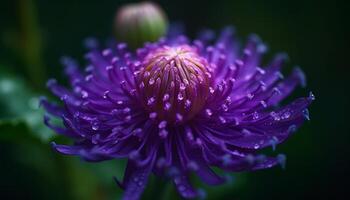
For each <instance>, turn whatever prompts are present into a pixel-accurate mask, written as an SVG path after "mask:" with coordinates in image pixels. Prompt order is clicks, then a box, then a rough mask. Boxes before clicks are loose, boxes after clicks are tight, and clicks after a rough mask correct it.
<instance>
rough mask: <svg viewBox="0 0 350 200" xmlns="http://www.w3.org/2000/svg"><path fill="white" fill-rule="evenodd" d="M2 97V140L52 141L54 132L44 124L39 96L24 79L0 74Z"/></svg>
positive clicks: (0, 116)
mask: <svg viewBox="0 0 350 200" xmlns="http://www.w3.org/2000/svg"><path fill="white" fill-rule="evenodd" d="M0 96H1V98H0V107H1V108H2V109H1V112H0V130H1V133H0V139H4V138H6V139H7V140H9V139H11V138H12V139H18V137H23V138H28V137H33V138H36V139H39V140H40V141H41V142H48V141H49V140H50V139H52V137H53V136H54V134H53V132H52V131H51V130H50V129H48V128H47V127H46V126H45V125H44V123H43V114H44V111H43V110H42V109H40V108H39V96H38V95H36V94H34V92H32V91H31V88H30V87H28V84H26V83H25V82H24V81H23V80H22V79H20V78H18V77H14V76H11V75H9V74H7V73H2V74H0ZM17 126H18V127H17ZM27 134H29V135H27Z"/></svg>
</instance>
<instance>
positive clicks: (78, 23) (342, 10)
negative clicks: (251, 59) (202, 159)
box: [0, 0, 350, 199]
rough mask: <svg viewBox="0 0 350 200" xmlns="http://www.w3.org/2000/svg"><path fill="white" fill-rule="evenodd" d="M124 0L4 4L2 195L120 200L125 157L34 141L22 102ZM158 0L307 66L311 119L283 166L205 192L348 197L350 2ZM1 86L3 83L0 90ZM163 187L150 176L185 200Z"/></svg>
mask: <svg viewBox="0 0 350 200" xmlns="http://www.w3.org/2000/svg"><path fill="white" fill-rule="evenodd" d="M28 2H29V3H28ZM30 2H32V3H30ZM126 2H129V1H117V0H89V1H87V0H85V1H83V0H76V1H68V0H60V1H59V0H52V1H47V0H37V1H25V0H14V1H10V0H8V1H4V0H2V1H1V7H0V30H1V35H0V45H1V48H0V73H1V74H0V75H1V76H0V81H1V80H4V78H5V79H6V78H8V79H11V80H13V83H14V84H16V88H17V89H18V90H15V91H14V92H13V93H11V94H10V95H6V93H4V92H3V93H0V95H1V96H0V98H1V99H2V100H1V101H0V103H1V104H0V106H1V107H0V109H1V110H0V117H1V118H0V199H17V198H21V199H113V198H114V199H115V198H118V197H119V195H120V193H121V190H120V189H118V188H117V187H116V185H115V184H114V183H113V180H112V176H114V175H116V176H121V174H122V168H123V163H119V162H116V161H111V162H106V163H99V164H89V163H84V162H81V161H80V160H79V159H78V158H73V157H65V156H62V155H57V154H56V153H54V152H52V150H51V148H50V146H49V144H48V142H49V141H51V140H52V139H43V138H45V137H46V136H45V135H44V136H43V135H40V136H39V138H41V139H37V138H35V137H36V136H37V134H36V133H35V132H40V131H38V130H39V128H38V127H36V124H35V123H34V122H33V123H34V125H33V124H31V123H32V122H31V120H32V121H33V120H35V119H36V118H35V116H37V115H35V114H33V112H29V111H28V109H29V108H28V109H27V106H28V105H27V104H26V103H23V102H22V101H23V100H28V99H31V98H36V97H37V96H40V95H46V94H47V93H48V92H47V91H46V89H45V80H46V79H47V78H48V77H56V78H58V79H60V78H62V68H61V65H60V63H59V59H60V57H61V56H63V55H70V56H73V57H76V58H78V59H80V60H82V57H83V54H84V48H83V47H82V45H81V44H82V41H83V39H84V38H86V37H88V36H96V37H97V38H99V39H101V40H105V39H106V38H108V37H110V36H111V35H112V31H111V30H112V22H113V17H114V14H115V10H116V8H117V7H118V6H120V5H122V4H124V3H126ZM157 2H159V4H160V5H161V6H162V7H163V8H164V10H165V11H166V13H167V14H168V16H169V19H170V21H179V22H183V23H184V24H185V27H186V29H187V33H188V34H189V35H190V36H191V37H194V36H195V34H196V32H197V31H198V30H200V29H202V28H212V29H214V30H219V29H220V28H222V27H224V26H225V25H234V26H235V27H236V28H237V31H238V35H239V36H240V38H241V40H242V41H244V40H245V39H246V38H247V36H248V34H249V33H257V34H258V35H259V36H261V38H262V39H263V40H264V41H265V42H266V43H267V44H268V45H269V49H270V53H269V54H268V55H267V58H271V57H272V55H273V54H274V53H277V52H280V51H285V52H288V54H289V57H290V62H289V63H288V65H287V67H286V71H285V72H288V71H289V70H290V69H291V68H292V66H294V65H299V66H300V67H301V68H302V69H303V70H304V72H305V74H306V76H307V78H308V85H307V89H298V91H297V92H296V93H295V96H294V97H296V96H300V95H307V94H308V91H309V90H311V91H313V92H314V94H315V96H316V101H315V102H314V104H313V105H312V106H311V108H310V114H311V121H309V122H307V123H305V125H304V126H303V127H302V128H301V129H300V130H299V131H298V132H297V133H296V134H295V135H294V136H293V137H291V138H290V139H289V140H288V141H287V142H286V143H284V144H282V145H280V146H278V148H277V152H281V153H285V154H286V155H287V167H286V169H285V170H282V169H280V168H275V169H271V170H264V171H258V172H251V173H241V174H237V175H234V176H233V180H232V183H231V184H228V185H226V186H220V187H212V188H207V187H205V186H203V185H201V184H199V185H200V186H201V187H205V188H206V189H207V197H208V199H258V198H259V199H306V198H329V199H337V198H339V199H340V198H341V197H342V196H343V195H346V194H348V193H349V191H347V190H348V186H349V181H348V180H349V179H348V177H349V176H348V175H349V171H348V170H349V159H350V156H349V155H350V154H349V153H350V152H349V141H350V140H349V139H350V137H349V128H348V126H346V123H347V120H348V119H349V117H348V116H349V109H348V108H349V106H348V103H349V102H350V101H349V90H348V87H347V86H348V81H349V72H350V70H349V68H350V66H349V56H348V54H349V45H348V44H349V42H348V38H347V37H348V36H349V33H350V32H349V20H348V17H349V16H348V12H349V10H348V8H347V5H346V1H344V2H342V1H326V0H319V1H317V0H284V1H281V0H265V1H258V0H256V1H253V0H223V1H220V0H216V1H189V0H187V1H185V0H173V1H157ZM30 6H33V7H31V8H33V9H28V7H30ZM28 10H31V11H33V12H32V13H30V12H29V11H28ZM33 27H34V28H33ZM6 80H7V79H6ZM6 83H7V82H6ZM1 84H3V85H1ZM17 84H18V86H17ZM5 86H7V85H6V84H5V83H4V82H0V92H1V87H2V89H3V90H4V91H5V90H6V87H5ZM5 92H6V91H5ZM11 95H12V96H11ZM22 104H23V105H22ZM27 111H28V112H27ZM40 112H41V111H40ZM40 116H41V115H39V118H40ZM37 124H41V119H40V122H37ZM38 126H39V125H38ZM33 132H34V133H33ZM43 134H45V131H44V132H43ZM50 134H52V133H50ZM57 140H62V138H57ZM267 153H271V154H276V152H272V151H270V150H267ZM164 185H165V184H164V182H162V181H157V180H154V179H153V180H151V182H150V185H149V187H148V188H147V191H146V193H145V195H144V198H145V199H178V198H179V197H178V196H177V194H176V193H175V192H174V190H173V189H172V188H171V187H168V186H167V185H165V186H164ZM197 185H198V184H197ZM1 197H3V198H1ZM344 198H345V197H344Z"/></svg>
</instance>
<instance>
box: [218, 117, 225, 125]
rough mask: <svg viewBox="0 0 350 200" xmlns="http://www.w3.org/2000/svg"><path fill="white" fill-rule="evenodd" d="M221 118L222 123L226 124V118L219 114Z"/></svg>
mask: <svg viewBox="0 0 350 200" xmlns="http://www.w3.org/2000/svg"><path fill="white" fill-rule="evenodd" d="M219 120H220V122H221V123H222V124H225V123H226V119H225V118H224V117H222V116H219Z"/></svg>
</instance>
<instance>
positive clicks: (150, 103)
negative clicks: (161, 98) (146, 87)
mask: <svg viewBox="0 0 350 200" xmlns="http://www.w3.org/2000/svg"><path fill="white" fill-rule="evenodd" d="M155 101H156V99H155V98H154V97H151V98H149V99H148V100H147V105H149V106H150V105H152V104H153V103H154V102H155Z"/></svg>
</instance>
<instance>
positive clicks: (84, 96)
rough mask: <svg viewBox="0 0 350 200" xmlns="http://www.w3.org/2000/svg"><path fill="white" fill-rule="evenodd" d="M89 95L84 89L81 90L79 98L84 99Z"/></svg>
mask: <svg viewBox="0 0 350 200" xmlns="http://www.w3.org/2000/svg"><path fill="white" fill-rule="evenodd" d="M88 96H89V93H88V92H86V91H84V90H83V91H81V98H83V99H86V98H87V97H88Z"/></svg>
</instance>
